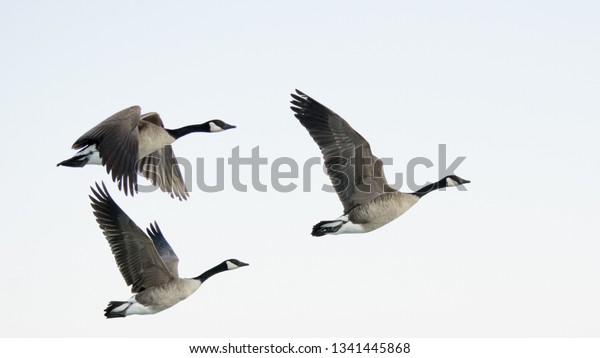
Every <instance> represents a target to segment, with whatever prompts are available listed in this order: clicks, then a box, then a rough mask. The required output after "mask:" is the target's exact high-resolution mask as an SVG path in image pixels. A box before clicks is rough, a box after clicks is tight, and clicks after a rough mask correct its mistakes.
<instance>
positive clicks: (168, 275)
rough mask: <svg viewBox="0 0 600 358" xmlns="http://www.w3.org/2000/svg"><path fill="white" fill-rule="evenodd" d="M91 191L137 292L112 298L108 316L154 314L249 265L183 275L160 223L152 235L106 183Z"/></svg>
mask: <svg viewBox="0 0 600 358" xmlns="http://www.w3.org/2000/svg"><path fill="white" fill-rule="evenodd" d="M91 189H92V192H93V194H94V196H95V197H92V196H91V195H90V199H91V200H92V208H93V209H94V215H95V216H96V221H97V222H98V224H99V225H100V228H101V229H102V231H103V233H104V236H106V239H107V240H108V243H109V245H110V249H111V250H112V253H113V255H114V256H115V260H116V261H117V265H118V266H119V270H120V271H121V274H122V275H123V278H124V279H125V282H126V283H127V285H128V286H129V285H132V288H131V292H133V293H135V295H133V296H132V297H131V298H130V299H129V300H128V301H111V302H110V303H109V304H108V307H106V309H105V310H104V312H105V313H104V315H105V316H106V318H116V317H125V316H129V315H132V314H153V313H157V312H160V311H163V310H166V309H167V308H169V307H171V306H173V305H175V304H176V303H178V302H180V301H182V300H184V299H186V298H188V297H189V296H190V295H191V294H192V293H194V292H195V291H196V290H197V289H198V288H199V287H200V285H201V284H203V283H204V282H205V281H206V280H208V279H209V278H210V277H212V276H213V275H215V274H217V273H219V272H223V271H227V270H234V269H237V268H239V267H242V266H248V264H246V263H243V262H241V261H239V260H236V259H230V260H226V261H223V262H222V263H220V264H219V265H217V266H215V267H213V268H211V269H210V270H208V271H206V272H204V273H203V274H201V275H199V276H197V277H194V278H179V273H178V270H177V266H178V264H179V258H178V257H177V255H176V254H175V252H174V251H173V249H172V248H171V246H170V245H169V243H168V242H167V240H166V239H165V237H164V236H163V234H162V232H161V231H160V228H159V227H158V224H157V223H156V222H154V224H150V228H148V229H146V232H147V233H148V235H146V234H144V232H143V231H142V230H141V229H140V228H139V227H138V226H137V225H136V224H135V223H134V222H133V221H132V220H131V219H130V218H129V216H127V214H125V212H124V211H123V210H121V208H120V207H119V206H118V205H117V203H115V202H114V200H113V199H112V197H111V196H110V195H109V194H108V191H107V190H106V186H105V185H104V183H102V188H100V186H99V185H98V183H96V189H94V188H93V187H92V188H91Z"/></svg>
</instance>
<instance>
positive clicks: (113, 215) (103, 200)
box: [90, 183, 176, 293]
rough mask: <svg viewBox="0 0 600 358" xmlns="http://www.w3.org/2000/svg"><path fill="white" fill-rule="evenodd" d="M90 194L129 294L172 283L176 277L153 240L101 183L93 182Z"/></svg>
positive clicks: (97, 217)
mask: <svg viewBox="0 0 600 358" xmlns="http://www.w3.org/2000/svg"><path fill="white" fill-rule="evenodd" d="M92 193H93V194H94V196H91V195H90V199H91V201H92V208H93V209H94V215H95V216H96V221H97V222H98V224H99V225H100V228H101V229H102V231H103V233H104V236H105V237H106V240H108V243H109V245H110V249H111V251H112V253H113V255H114V257H115V260H116V262H117V266H119V270H120V271H121V274H122V275H123V278H124V279H125V282H126V283H127V285H132V287H131V292H133V293H137V292H142V291H144V290H145V289H147V288H149V287H153V286H157V285H161V284H163V283H166V282H169V281H170V280H173V279H174V278H175V277H176V276H175V274H173V273H172V272H170V271H169V269H168V268H167V267H166V265H165V263H164V262H163V260H162V259H161V257H160V255H159V253H158V251H157V248H156V247H155V246H154V242H153V240H152V239H150V238H149V237H148V236H147V235H146V234H144V232H143V231H142V230H141V229H140V228H139V227H138V226H137V225H136V224H135V223H134V222H133V220H131V219H130V218H129V216H127V214H125V212H124V211H123V210H122V209H121V208H120V207H119V206H118V205H117V203H115V201H114V200H113V199H112V197H111V196H110V195H109V194H108V191H107V190H106V186H104V183H102V188H101V187H100V186H99V185H98V183H96V188H95V189H94V188H93V187H92ZM163 240H164V237H163ZM165 242H166V240H165ZM167 245H168V244H167ZM171 251H172V250H171ZM173 254H174V253H173Z"/></svg>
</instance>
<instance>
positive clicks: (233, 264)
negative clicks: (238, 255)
mask: <svg viewBox="0 0 600 358" xmlns="http://www.w3.org/2000/svg"><path fill="white" fill-rule="evenodd" d="M224 264H225V266H227V270H235V269H237V268H240V267H243V266H248V265H249V264H247V263H245V262H241V261H240V260H237V259H229V260H227V261H225V262H224Z"/></svg>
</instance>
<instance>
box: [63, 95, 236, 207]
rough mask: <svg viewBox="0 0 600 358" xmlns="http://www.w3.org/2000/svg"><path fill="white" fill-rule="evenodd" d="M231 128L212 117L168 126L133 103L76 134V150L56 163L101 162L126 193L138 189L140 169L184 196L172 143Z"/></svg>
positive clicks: (166, 188) (157, 183) (175, 192)
mask: <svg viewBox="0 0 600 358" xmlns="http://www.w3.org/2000/svg"><path fill="white" fill-rule="evenodd" d="M231 128H235V126H233V125H230V124H227V123H225V122H223V121H221V120H218V119H214V120H211V121H208V122H206V123H203V124H196V125H191V126H186V127H182V128H178V129H167V128H165V127H164V125H163V122H162V120H161V119H160V116H159V115H158V113H156V112H150V113H146V114H144V115H142V114H141V109H140V107H139V106H133V107H129V108H127V109H124V110H122V111H120V112H117V113H115V114H113V115H112V116H110V117H108V118H107V119H105V120H104V121H102V122H100V123H99V124H98V125H96V126H95V127H94V128H92V129H90V130H89V131H87V132H86V133H85V134H84V135H82V136H81V137H79V139H77V141H75V143H74V144H73V149H79V151H78V152H77V153H76V154H75V155H74V156H73V157H72V158H69V159H67V160H64V161H62V162H60V163H58V164H57V166H61V165H63V166H67V167H83V166H85V165H86V164H98V165H104V166H105V167H106V172H107V173H112V179H113V181H115V182H118V184H119V189H121V186H122V187H123V191H124V192H125V195H127V194H128V193H131V195H133V194H134V192H137V191H138V189H137V175H136V172H139V173H140V174H141V175H143V176H144V177H146V178H148V179H149V180H150V181H151V182H152V184H153V185H155V186H158V187H159V188H160V189H161V190H162V191H166V192H168V193H170V195H171V197H175V196H177V197H178V198H179V200H181V199H187V197H188V192H187V189H186V187H185V183H184V180H183V177H182V175H181V171H180V170H179V166H178V165H177V159H176V158H175V154H174V153H173V148H172V147H171V143H173V142H174V141H175V140H177V139H178V138H181V137H183V136H184V135H186V134H189V133H193V132H220V131H223V130H226V129H231Z"/></svg>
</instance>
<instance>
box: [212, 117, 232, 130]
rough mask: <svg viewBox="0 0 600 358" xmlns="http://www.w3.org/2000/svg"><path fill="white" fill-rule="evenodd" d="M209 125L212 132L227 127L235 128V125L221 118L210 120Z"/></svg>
mask: <svg viewBox="0 0 600 358" xmlns="http://www.w3.org/2000/svg"><path fill="white" fill-rule="evenodd" d="M208 126H209V128H210V131H211V132H220V131H224V130H227V129H233V128H235V126H234V125H231V124H227V123H225V122H223V121H222V120H220V119H213V120H212V121H209V122H208Z"/></svg>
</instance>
